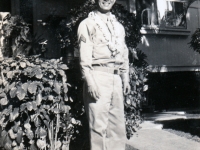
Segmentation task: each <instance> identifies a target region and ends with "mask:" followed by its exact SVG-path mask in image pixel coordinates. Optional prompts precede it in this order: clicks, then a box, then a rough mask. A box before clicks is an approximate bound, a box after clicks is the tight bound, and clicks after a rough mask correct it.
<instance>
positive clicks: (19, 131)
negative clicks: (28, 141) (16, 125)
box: [16, 129, 23, 144]
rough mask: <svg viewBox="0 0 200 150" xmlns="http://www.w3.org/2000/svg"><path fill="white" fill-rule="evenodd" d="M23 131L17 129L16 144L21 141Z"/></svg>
mask: <svg viewBox="0 0 200 150" xmlns="http://www.w3.org/2000/svg"><path fill="white" fill-rule="evenodd" d="M22 137H23V131H22V130H21V129H20V130H18V131H17V137H16V142H17V144H20V143H22Z"/></svg>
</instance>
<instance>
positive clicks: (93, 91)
mask: <svg viewBox="0 0 200 150" xmlns="http://www.w3.org/2000/svg"><path fill="white" fill-rule="evenodd" d="M88 93H89V95H90V96H91V97H92V98H94V99H95V100H96V101H97V100H98V99H99V97H100V93H99V89H98V87H97V85H90V86H88Z"/></svg>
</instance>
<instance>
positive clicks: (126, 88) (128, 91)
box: [123, 82, 131, 95]
mask: <svg viewBox="0 0 200 150" xmlns="http://www.w3.org/2000/svg"><path fill="white" fill-rule="evenodd" d="M123 88H124V95H127V94H129V93H130V91H131V87H130V84H129V83H128V82H124V87H123Z"/></svg>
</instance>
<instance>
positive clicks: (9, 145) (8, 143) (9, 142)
mask: <svg viewBox="0 0 200 150" xmlns="http://www.w3.org/2000/svg"><path fill="white" fill-rule="evenodd" d="M5 141H6V143H5V145H4V148H5V149H7V150H12V140H11V139H10V137H9V136H8V135H7V136H6V139H5Z"/></svg>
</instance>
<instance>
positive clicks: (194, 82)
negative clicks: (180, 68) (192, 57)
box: [148, 72, 200, 111]
mask: <svg viewBox="0 0 200 150" xmlns="http://www.w3.org/2000/svg"><path fill="white" fill-rule="evenodd" d="M148 84H149V91H148V103H149V105H150V104H152V105H155V110H158V111H161V110H170V109H180V108H195V107H199V105H200V100H199V99H200V76H199V74H198V73H195V72H168V73H150V74H149V81H148Z"/></svg>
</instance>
